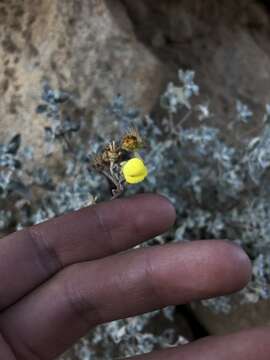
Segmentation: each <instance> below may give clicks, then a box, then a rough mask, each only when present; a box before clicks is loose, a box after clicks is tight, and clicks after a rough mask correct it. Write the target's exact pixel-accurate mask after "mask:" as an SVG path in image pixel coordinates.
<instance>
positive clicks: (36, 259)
mask: <svg viewBox="0 0 270 360" xmlns="http://www.w3.org/2000/svg"><path fill="white" fill-rule="evenodd" d="M174 220H175V212H174V209H173V207H172V205H171V204H170V203H169V202H168V201H167V200H165V199H164V198H162V197H160V196H157V195H139V196H135V197H133V198H129V199H121V200H114V201H111V202H109V203H102V204H99V205H95V206H92V207H90V208H85V209H82V210H80V211H78V212H75V213H73V214H68V215H65V216H62V217H59V218H56V219H53V220H50V221H48V222H46V223H43V224H40V225H37V226H34V227H32V228H29V229H25V230H22V231H19V232H17V233H14V234H12V235H9V236H7V237H5V238H4V239H1V241H0V309H1V313H0V334H1V335H0V354H1V359H3V360H15V359H16V360H40V359H42V360H50V359H53V358H55V357H56V356H57V355H59V354H61V353H62V352H64V351H65V350H66V349H67V348H68V347H69V346H70V345H71V344H72V343H73V342H74V341H76V340H77V339H78V338H79V337H81V336H82V335H84V334H85V333H86V332H87V331H88V330H89V329H90V328H92V327H94V326H96V325H98V324H100V323H104V322H108V321H112V320H115V319H119V318H125V317H128V316H133V315H136V314H141V313H144V312H148V311H151V310H154V309H157V308H161V307H164V306H167V305H173V304H183V303H187V302H189V301H191V300H195V299H203V298H208V297H214V296H218V295H222V294H227V293H231V292H234V291H236V290H238V289H240V288H242V287H243V286H244V285H245V284H246V283H247V281H248V280H249V277H250V272H251V266H250V261H249V259H248V257H247V256H246V255H245V254H244V252H243V251H242V250H241V249H240V248H238V247H237V246H235V245H233V244H231V243H229V242H227V241H213V240H211V241H206V240H204V241H194V242H190V243H179V244H170V245H164V246H156V247H150V248H142V249H137V250H130V251H125V250H128V249H130V248H132V247H133V246H135V245H137V244H139V243H141V242H143V241H144V240H147V239H149V238H151V237H154V236H156V235H158V234H159V233H162V232H164V231H166V230H167V229H168V228H169V227H170V226H171V225H172V224H173V222H174ZM269 339H270V331H269V329H267V328H260V329H254V330H250V331H244V332H242V333H238V334H235V335H228V336H224V337H209V338H205V339H202V340H199V341H196V342H194V343H192V344H188V345H184V346H181V347H179V348H176V349H170V350H164V351H163V352H157V353H153V354H149V355H144V356H142V357H136V359H138V360H152V359H154V360H160V359H165V358H167V359H170V360H174V359H181V360H195V359H196V360H216V359H219V360H225V359H226V360H228V359H232V360H249V359H255V358H257V359H261V360H264V359H265V360H266V359H268V360H269V358H270V341H269Z"/></svg>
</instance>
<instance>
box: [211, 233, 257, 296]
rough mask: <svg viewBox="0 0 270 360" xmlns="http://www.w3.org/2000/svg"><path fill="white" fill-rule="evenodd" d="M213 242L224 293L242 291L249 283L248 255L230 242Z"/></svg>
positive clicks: (250, 268) (250, 266) (249, 262)
mask: <svg viewBox="0 0 270 360" xmlns="http://www.w3.org/2000/svg"><path fill="white" fill-rule="evenodd" d="M210 241H211V240H210ZM214 242H215V247H216V248H215V253H216V255H217V257H216V259H217V261H218V262H219V271H220V276H221V278H222V283H223V285H222V286H223V289H224V292H225V291H226V293H231V292H235V291H238V290H240V289H242V288H243V287H245V286H246V284H247V283H248V282H249V280H250V278H251V273H252V265H251V261H250V259H249V257H248V255H247V254H246V253H245V251H244V250H243V249H242V248H241V247H240V246H239V245H237V244H235V243H233V242H232V241H229V240H216V241H214Z"/></svg>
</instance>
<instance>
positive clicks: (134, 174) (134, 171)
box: [122, 158, 148, 184]
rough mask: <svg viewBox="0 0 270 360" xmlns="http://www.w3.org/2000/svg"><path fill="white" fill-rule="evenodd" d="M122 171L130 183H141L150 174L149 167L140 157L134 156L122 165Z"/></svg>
mask: <svg viewBox="0 0 270 360" xmlns="http://www.w3.org/2000/svg"><path fill="white" fill-rule="evenodd" d="M122 172H123V175H124V178H125V180H126V182H127V183H128V184H137V183H140V182H142V181H143V180H144V179H145V178H146V176H147V175H148V170H147V167H146V166H145V165H144V162H143V161H142V160H141V159H139V158H133V159H130V160H128V161H127V162H125V163H124V164H123V166H122Z"/></svg>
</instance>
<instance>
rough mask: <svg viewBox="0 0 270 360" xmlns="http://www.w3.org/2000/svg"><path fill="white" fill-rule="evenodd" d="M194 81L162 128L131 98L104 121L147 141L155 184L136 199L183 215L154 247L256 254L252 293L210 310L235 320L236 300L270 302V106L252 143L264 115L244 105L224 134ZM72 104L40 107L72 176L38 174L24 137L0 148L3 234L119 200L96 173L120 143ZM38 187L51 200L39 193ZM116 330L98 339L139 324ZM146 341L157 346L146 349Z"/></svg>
mask: <svg viewBox="0 0 270 360" xmlns="http://www.w3.org/2000/svg"><path fill="white" fill-rule="evenodd" d="M194 76H195V74H194V72H192V71H182V70H181V71H179V79H178V83H177V84H173V83H170V84H169V85H168V87H167V88H166V90H165V92H164V94H163V96H162V97H161V109H162V111H160V112H159V114H161V115H159V116H155V118H154V119H153V118H152V117H151V116H148V115H147V116H142V115H140V113H139V112H138V111H137V110H134V109H127V108H126V107H125V102H124V99H123V97H121V96H118V97H116V98H115V99H114V101H113V103H112V104H111V105H110V106H108V108H106V109H105V110H104V116H109V117H110V118H111V124H110V126H114V127H115V128H114V129H113V130H114V131H112V133H115V134H117V136H118V138H123V137H125V136H126V135H125V134H127V132H128V131H129V130H130V128H133V129H137V132H138V134H139V135H138V136H139V137H140V138H141V139H144V141H146V140H147V141H146V146H145V147H144V149H140V151H141V152H140V156H141V157H142V158H143V159H144V162H145V164H146V165H147V168H148V177H147V179H146V180H145V181H144V182H140V183H138V184H136V185H127V186H125V189H126V194H132V193H136V192H146V191H151V192H159V193H162V194H164V195H165V196H167V197H169V198H170V199H171V201H172V202H173V203H174V204H175V206H176V209H177V213H178V220H177V223H176V225H175V228H174V229H172V230H171V231H170V232H169V233H167V234H165V235H162V236H159V237H158V238H156V239H153V240H151V241H150V242H149V243H148V245H152V244H155V243H165V242H169V241H184V240H190V241H191V240H194V239H215V238H226V239H230V240H231V241H234V242H235V243H238V244H240V245H241V246H243V247H244V248H245V249H246V251H247V252H248V254H249V256H250V257H251V259H252V261H253V278H252V281H251V283H250V284H249V285H248V287H247V288H246V289H244V290H242V291H241V292H239V293H238V294H237V295H234V296H233V297H229V296H228V297H222V298H219V299H211V300H206V301H204V302H203V303H204V304H205V305H206V306H209V307H210V308H212V309H213V310H214V311H216V312H230V311H231V309H232V306H233V304H234V303H235V301H232V300H235V299H237V301H236V302H237V303H238V304H239V303H240V304H241V303H250V302H252V303H253V302H257V301H259V300H260V299H269V298H270V292H269V285H268V284H269V281H270V260H269V259H270V247H269V242H270V240H269V233H270V223H269V215H270V191H269V186H268V182H269V176H270V171H269V169H270V105H266V110H265V113H264V115H263V116H262V121H261V122H260V124H259V126H257V128H258V129H259V130H258V131H257V133H258V134H257V135H256V136H255V137H254V136H251V135H248V134H249V133H250V131H249V130H251V129H253V128H254V123H255V115H254V114H253V112H252V111H251V110H250V109H249V107H248V106H247V105H245V104H244V103H242V102H241V101H240V100H237V101H236V107H235V110H233V116H232V117H233V121H230V122H229V121H228V123H227V124H223V125H222V126H219V125H218V122H217V121H216V117H215V115H214V114H213V113H212V111H211V110H210V104H209V102H203V103H200V102H199V100H198V99H199V86H198V85H196V84H195V82H194ZM70 101H73V98H72V95H70V94H67V93H64V92H61V91H55V90H52V89H51V88H50V87H49V86H48V84H45V86H44V89H43V94H42V103H41V104H39V105H38V107H37V112H38V113H39V114H43V115H44V116H45V117H46V118H47V119H48V120H49V123H50V125H49V126H47V127H46V128H45V129H44V143H45V144H46V151H45V154H44V156H45V157H47V158H48V159H49V158H50V157H51V156H52V155H53V154H54V152H55V151H57V149H58V148H59V147H60V148H61V149H62V155H61V156H62V166H63V168H62V169H61V174H60V175H59V174H58V175H57V176H58V177H57V176H56V175H55V174H54V173H52V172H50V169H49V167H48V168H46V166H45V167H41V168H39V169H32V170H31V171H30V170H29V169H28V168H27V167H26V169H24V168H23V167H22V163H25V162H26V161H25V160H26V159H29V158H31V156H33V154H32V153H31V149H29V148H27V149H25V148H24V149H21V150H19V148H20V136H19V135H15V136H14V137H13V138H12V139H11V140H10V141H9V142H7V143H6V144H2V145H0V202H1V204H2V206H1V211H0V230H5V231H6V230H7V229H10V228H11V227H13V228H17V229H19V228H22V227H24V226H28V225H31V224H35V223H39V222H41V221H44V220H45V219H48V218H51V217H54V216H56V215H59V214H63V213H65V212H68V211H71V210H76V209H79V208H81V207H82V206H85V205H88V204H93V203H94V202H95V201H96V195H98V196H99V199H100V200H102V199H105V198H109V197H110V191H108V184H107V183H106V181H105V180H104V178H102V176H100V175H99V174H98V173H97V172H96V171H95V166H91V164H93V159H95V158H96V156H97V154H100V153H102V152H104V146H106V144H112V143H113V141H115V140H116V139H115V138H112V139H107V138H105V137H104V136H103V135H102V132H100V131H99V129H98V128H97V129H94V132H92V133H91V132H90V131H89V129H88V126H87V123H86V122H85V120H84V119H73V118H72V117H71V116H69V115H68V114H67V113H66V112H65V111H64V109H65V106H66V105H67V103H68V102H70ZM84 133H86V134H88V135H89V136H88V139H86V136H85V135H83V134H84ZM243 133H244V134H245V135H244V136H242V135H241V134H243ZM227 135H229V136H227ZM82 139H86V140H84V141H83V140H82ZM121 156H122V155H121ZM22 159H24V160H23V161H22ZM118 173H119V169H118ZM121 181H122V180H121ZM36 188H39V189H41V190H42V191H41V192H36V190H35V189H36ZM29 189H30V190H29ZM110 189H111V187H109V190H110ZM37 193H38V194H39V196H37V195H36V194H37ZM14 200H15V201H14ZM144 246H145V245H144ZM136 319H137V320H136V321H137V323H138V325H136V326H139V327H140V326H142V325H143V324H144V321H145V317H137V318H136ZM134 321H135V320H134ZM113 324H114V325H103V326H102V327H100V328H98V329H97V330H96V332H94V333H93V336H94V338H95V339H97V337H100V336H101V335H100V334H101V332H102V334H103V335H102V336H103V337H104V338H106V339H108V337H110V338H111V337H112V338H114V336H118V335H119V334H120V335H119V336H121V334H122V336H125V337H126V338H127V333H128V332H129V330H128V329H130V322H129V321H126V322H125V321H122V320H121V321H120V322H115V323H113ZM112 328H115V329H117V330H113V331H112ZM136 329H137V328H136ZM132 331H133V330H132ZM105 334H107V335H105ZM108 334H110V335H108ZM117 334H118V335H117ZM132 334H133V333H132ZM133 335H134V334H133ZM147 336H148V335H147ZM130 339H131V337H130V338H129V341H130V342H129V341H128V342H127V343H126V344H127V345H126V346H127V348H125V347H124V348H125V349H124V350H123V355H127V354H128V351H131V353H137V352H139V350H138V349H140V350H142V349H141V347H140V346H141V345H140V346H139V345H138V344H136V346H135V348H134V345H132V344H131V340H130ZM113 340H114V341H115V339H113ZM144 340H145V341H148V338H147V339H141V340H140V341H144ZM152 340H153V339H152ZM95 341H98V340H95ZM106 341H107V340H106ZM116 342H117V341H116ZM140 344H141V342H140ZM153 346H154V345H153ZM150 347H151V346H150ZM127 349H129V350H127ZM131 349H133V350H131ZM134 349H135V350H134ZM136 349H137V350H136ZM147 349H148V348H147ZM131 353H130V354H131ZM89 356H90V355H89ZM106 356H107V355H106ZM108 356H109V355H108ZM89 358H90V357H89ZM104 358H110V357H104Z"/></svg>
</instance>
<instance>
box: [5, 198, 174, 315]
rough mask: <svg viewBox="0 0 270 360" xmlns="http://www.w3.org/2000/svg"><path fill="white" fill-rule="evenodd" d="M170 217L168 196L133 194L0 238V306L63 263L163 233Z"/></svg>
mask: <svg viewBox="0 0 270 360" xmlns="http://www.w3.org/2000/svg"><path fill="white" fill-rule="evenodd" d="M174 219H175V211H174V209H173V207H172V205H171V204H170V203H169V202H168V200H166V199H165V198H163V197H161V196H159V195H150V194H148V195H139V196H135V197H132V198H129V199H121V200H114V201H111V202H109V203H101V204H98V205H95V206H92V207H89V208H84V209H82V210H80V211H77V212H73V213H70V214H67V215H64V216H61V217H58V218H56V219H53V220H50V221H47V222H45V223H43V224H39V225H36V226H34V227H32V228H28V229H25V230H22V231H19V232H17V233H14V234H12V235H10V236H7V237H5V238H3V239H1V241H0V310H2V309H4V308H5V307H7V306H9V305H11V304H12V303H14V302H16V301H17V300H19V299H20V298H21V297H23V296H24V295H25V294H26V293H28V292H29V291H31V290H33V289H34V288H35V287H37V286H39V285H40V284H41V283H43V282H44V281H46V280H47V279H48V278H50V277H51V276H52V275H54V274H55V273H56V272H58V271H59V270H60V269H62V268H63V267H65V266H68V265H71V264H74V263H76V262H83V261H89V260H94V259H98V258H101V257H104V256H107V255H110V254H113V253H117V252H119V251H122V250H125V249H128V248H130V247H132V246H134V245H136V244H138V243H140V242H142V241H145V240H147V239H148V238H151V237H154V236H156V235H158V234H159V233H161V232H164V231H165V230H167V229H168V227H170V226H171V225H172V224H173V222H174ZM10 284H12V286H10Z"/></svg>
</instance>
